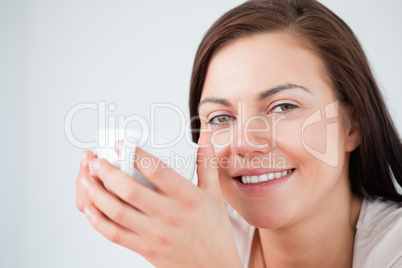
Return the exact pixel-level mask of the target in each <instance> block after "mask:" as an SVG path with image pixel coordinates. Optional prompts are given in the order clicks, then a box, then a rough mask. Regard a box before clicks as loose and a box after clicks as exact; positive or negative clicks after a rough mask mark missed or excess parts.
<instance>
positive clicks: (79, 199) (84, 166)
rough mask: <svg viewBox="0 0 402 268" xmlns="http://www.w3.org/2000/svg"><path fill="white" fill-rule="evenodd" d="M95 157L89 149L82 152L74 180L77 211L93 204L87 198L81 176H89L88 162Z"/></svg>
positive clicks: (82, 210)
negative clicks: (75, 179) (78, 169)
mask: <svg viewBox="0 0 402 268" xmlns="http://www.w3.org/2000/svg"><path fill="white" fill-rule="evenodd" d="M93 158H96V155H95V154H94V153H93V152H91V151H90V150H86V151H84V152H82V156H81V164H80V171H79V172H78V175H77V181H76V205H77V208H78V210H79V211H81V212H84V208H85V207H86V206H89V205H93V203H92V202H91V201H90V200H89V197H88V195H87V194H86V189H85V188H84V187H83V186H82V183H81V178H82V177H87V176H89V166H88V164H89V162H90V161H91V160H92V159H93Z"/></svg>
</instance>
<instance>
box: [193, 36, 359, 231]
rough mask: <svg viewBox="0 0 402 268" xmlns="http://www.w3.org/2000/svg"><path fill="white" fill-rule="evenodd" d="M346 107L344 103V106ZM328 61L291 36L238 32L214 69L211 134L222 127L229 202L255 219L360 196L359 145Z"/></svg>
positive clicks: (282, 223)
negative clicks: (354, 182)
mask: <svg viewBox="0 0 402 268" xmlns="http://www.w3.org/2000/svg"><path fill="white" fill-rule="evenodd" d="M338 110H339V111H338ZM349 114H350V113H349V110H348V109H346V108H343V107H342V106H340V105H339V106H338V102H337V100H336V98H335V95H334V92H333V90H332V88H331V84H330V81H329V79H328V78H327V77H326V75H325V74H324V66H323V64H322V62H321V60H320V59H319V58H318V57H317V56H316V55H315V54H314V53H313V52H312V51H311V50H308V49H306V48H304V47H303V46H302V45H301V43H300V42H299V41H298V40H297V39H296V38H294V37H292V36H291V35H287V34H279V33H266V34H257V35H253V36H249V37H246V38H241V39H239V40H236V41H234V42H232V43H230V44H228V45H226V46H225V47H223V48H222V49H221V50H219V51H218V52H217V53H216V54H215V55H214V57H213V58H212V61H211V63H210V65H209V67H208V72H207V76H206V80H205V84H204V88H203V91H202V95H201V102H200V105H199V115H200V116H201V132H205V131H212V143H213V145H214V149H215V155H216V157H218V158H219V159H220V166H219V174H220V175H219V180H220V185H221V188H222V192H223V195H224V197H225V199H226V201H227V202H228V203H229V204H230V205H231V206H232V207H233V208H234V209H235V210H237V211H238V212H239V213H240V214H241V215H242V216H243V217H244V218H245V219H246V220H247V221H248V222H249V223H250V224H252V225H254V226H257V227H263V228H280V227H286V226H289V225H291V224H293V223H296V222H298V221H301V220H303V219H305V218H306V217H307V216H308V215H314V212H318V211H319V210H322V209H325V208H326V209H328V206H332V208H334V207H336V204H337V202H338V201H340V200H341V199H342V198H345V197H346V196H347V195H349V194H350V189H349V183H348V175H347V174H348V159H349V158H348V157H349V153H348V152H350V151H352V150H353V149H355V147H356V146H357V144H356V143H357V137H356V135H352V134H351V133H353V131H352V127H351V126H352V123H351V121H350V120H349V118H350V117H349Z"/></svg>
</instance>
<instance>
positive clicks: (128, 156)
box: [120, 140, 137, 177]
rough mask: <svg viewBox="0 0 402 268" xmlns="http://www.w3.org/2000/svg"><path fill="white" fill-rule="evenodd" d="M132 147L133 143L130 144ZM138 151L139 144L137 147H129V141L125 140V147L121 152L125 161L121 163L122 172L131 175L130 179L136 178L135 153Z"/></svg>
mask: <svg viewBox="0 0 402 268" xmlns="http://www.w3.org/2000/svg"><path fill="white" fill-rule="evenodd" d="M130 144H131V145H132V144H133V143H130ZM136 149H137V143H135V147H134V148H132V146H129V144H128V143H127V140H124V145H123V148H122V151H121V155H122V156H123V159H122V160H121V162H120V170H121V171H123V172H124V173H126V174H127V175H129V176H130V177H134V171H135V168H134V160H135V159H134V158H135V151H136Z"/></svg>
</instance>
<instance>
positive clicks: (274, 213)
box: [238, 204, 296, 229]
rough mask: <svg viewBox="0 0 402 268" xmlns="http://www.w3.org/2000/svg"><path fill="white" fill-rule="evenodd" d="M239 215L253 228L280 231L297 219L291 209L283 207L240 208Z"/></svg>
mask: <svg viewBox="0 0 402 268" xmlns="http://www.w3.org/2000/svg"><path fill="white" fill-rule="evenodd" d="M238 213H239V214H240V215H241V216H242V217H243V218H244V219H245V220H246V221H247V222H248V223H249V224H250V225H252V226H254V227H256V228H263V229H279V228H283V227H286V226H289V225H290V224H291V222H292V221H293V219H294V218H295V217H296V215H294V214H293V213H292V210H291V209H286V208H284V207H283V206H276V205H275V204H273V205H272V206H271V207H267V206H259V207H254V208H253V209H247V208H240V209H239V210H238Z"/></svg>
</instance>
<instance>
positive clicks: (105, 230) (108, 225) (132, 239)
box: [84, 206, 146, 254]
mask: <svg viewBox="0 0 402 268" xmlns="http://www.w3.org/2000/svg"><path fill="white" fill-rule="evenodd" d="M84 213H85V215H86V216H87V218H88V220H89V222H90V224H91V225H92V227H93V228H94V229H95V230H96V231H98V233H100V234H101V235H102V236H104V237H105V238H106V239H108V240H110V241H112V242H113V243H116V244H119V245H121V246H123V247H126V248H128V249H131V250H133V251H135V252H137V253H139V254H141V253H142V252H144V251H146V249H145V248H144V246H143V245H144V243H142V241H141V237H140V236H139V235H138V234H137V233H135V232H132V231H130V230H128V229H126V228H124V227H122V226H120V225H118V224H117V223H115V222H113V221H111V220H110V219H108V218H107V217H106V216H105V215H103V214H102V213H101V212H100V211H99V210H98V209H97V208H95V207H93V206H87V207H85V209H84Z"/></svg>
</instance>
